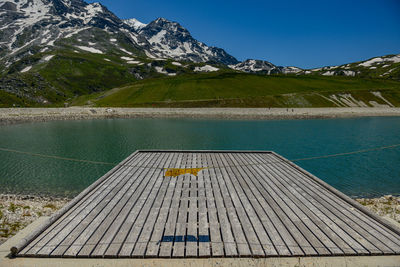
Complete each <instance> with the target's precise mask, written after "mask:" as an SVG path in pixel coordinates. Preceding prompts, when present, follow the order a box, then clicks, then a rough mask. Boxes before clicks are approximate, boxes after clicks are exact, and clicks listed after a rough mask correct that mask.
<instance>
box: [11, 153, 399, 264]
mask: <svg viewBox="0 0 400 267" xmlns="http://www.w3.org/2000/svg"><path fill="white" fill-rule="evenodd" d="M399 233H400V232H399V230H398V229H397V228H396V227H394V226H391V225H390V224H388V223H387V222H385V221H383V220H382V219H380V218H378V217H376V216H374V215H373V214H372V213H370V212H368V211H367V210H365V209H364V208H363V207H361V206H360V205H358V204H357V203H356V202H355V201H353V200H351V199H350V198H348V197H346V196H345V195H343V194H342V193H340V192H338V191H336V190H335V189H333V188H332V187H330V186H329V185H327V184H325V183H324V182H322V181H321V180H319V179H318V178H316V177H314V176H312V175H311V174H309V173H307V172H306V171H304V170H303V169H301V168H299V167H298V166H296V165H294V164H293V163H291V162H289V161H288V160H286V159H284V158H282V157H281V156H279V155H277V154H275V153H273V152H226V151H137V152H135V153H134V154H132V155H131V156H130V157H129V158H127V159H126V160H125V161H124V162H122V163H121V164H119V165H118V166H117V167H115V168H114V169H113V170H111V171H110V172H109V173H108V174H106V175H105V176H104V177H102V178H101V179H100V180H99V181H98V182H96V183H95V184H94V185H93V186H91V187H90V188H89V189H87V190H86V191H85V192H84V193H82V194H81V195H79V196H78V197H77V198H76V199H75V200H73V201H72V203H71V204H70V205H69V206H68V207H67V208H65V209H63V210H62V211H61V212H60V213H58V214H57V215H55V217H53V218H52V219H51V220H50V221H49V222H48V223H47V224H46V225H44V226H43V227H42V229H41V230H40V231H39V232H37V233H33V234H32V236H31V237H28V238H27V240H25V242H24V243H23V244H21V245H20V246H19V247H17V248H14V249H15V250H16V251H17V253H18V254H17V256H19V257H93V258H95V257H122V258H143V257H153V258H171V257H172V258H182V257H193V258H197V257H275V256H342V255H399V254H400V235H399Z"/></svg>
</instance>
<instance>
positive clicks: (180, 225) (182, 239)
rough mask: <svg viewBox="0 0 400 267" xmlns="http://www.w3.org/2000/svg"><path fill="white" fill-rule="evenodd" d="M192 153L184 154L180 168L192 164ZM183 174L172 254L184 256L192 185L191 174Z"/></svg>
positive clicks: (179, 256)
mask: <svg viewBox="0 0 400 267" xmlns="http://www.w3.org/2000/svg"><path fill="white" fill-rule="evenodd" d="M190 161H191V155H189V154H188V153H185V154H184V159H183V160H182V165H181V166H179V168H182V169H184V168H186V166H190ZM182 176H183V186H182V193H181V199H180V202H179V209H178V219H177V222H176V226H175V234H174V244H173V250H172V256H173V257H178V258H182V257H184V256H185V245H186V244H185V243H186V228H187V218H188V209H189V200H188V198H189V190H190V188H189V186H190V174H184V175H182Z"/></svg>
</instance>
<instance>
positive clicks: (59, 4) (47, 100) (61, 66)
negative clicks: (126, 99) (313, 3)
mask: <svg viewBox="0 0 400 267" xmlns="http://www.w3.org/2000/svg"><path fill="white" fill-rule="evenodd" d="M399 61H400V55H391V56H383V57H377V58H373V59H370V60H367V61H363V62H357V63H350V64H346V65H342V66H334V67H324V68H320V69H314V70H303V69H300V68H297V67H282V66H276V65H274V64H272V63H270V62H268V61H262V60H253V59H251V60H246V61H243V62H239V61H238V60H237V59H236V58H234V57H233V56H231V55H229V54H228V53H227V52H226V51H225V50H223V49H221V48H217V47H211V46H207V45H206V44H205V43H202V42H200V41H198V40H196V39H195V38H193V36H192V35H191V34H190V32H189V31H188V30H187V29H185V28H184V27H183V26H182V25H181V24H179V23H177V22H173V21H169V20H167V19H165V18H158V19H156V20H154V21H152V22H150V23H148V24H145V23H142V22H140V21H138V20H137V19H128V20H121V19H120V18H118V17H117V16H116V15H114V14H113V13H112V12H110V11H109V10H108V9H107V8H106V7H105V6H103V5H101V4H99V3H92V4H88V3H86V2H84V1H83V0H0V106H1V105H2V101H4V103H6V104H7V105H8V103H13V104H16V105H21V106H27V105H43V104H46V105H52V104H56V103H58V104H59V103H63V102H70V101H71V99H74V98H76V97H77V96H80V95H85V94H91V93H94V92H95V93H98V92H101V91H106V90H109V89H112V88H115V87H119V86H122V85H125V84H129V83H131V82H134V81H137V80H143V79H147V78H159V77H161V78H165V77H174V76H179V75H182V74H190V75H195V76H194V77H196V75H199V76H200V75H201V73H208V74H210V75H211V74H212V73H217V74H218V73H236V72H245V73H252V74H258V75H275V74H277V75H280V74H291V75H293V76H296V75H297V76H299V75H321V76H355V77H373V78H390V79H400V66H399V65H400V62H399ZM4 99H8V100H4ZM10 101H13V102H10Z"/></svg>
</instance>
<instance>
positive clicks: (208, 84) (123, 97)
mask: <svg viewBox="0 0 400 267" xmlns="http://www.w3.org/2000/svg"><path fill="white" fill-rule="evenodd" d="M376 91H379V92H381V94H382V95H383V96H384V97H385V98H386V99H388V100H389V101H390V102H391V103H392V104H394V105H395V106H400V82H398V81H393V80H384V79H360V78H349V77H324V76H312V75H306V76H287V75H277V76H264V75H254V74H243V73H229V72H228V73H227V72H225V73H221V72H220V73H203V74H190V75H188V74H187V75H181V76H178V77H173V78H157V79H147V80H143V81H138V82H134V83H132V84H131V85H129V86H126V87H123V88H116V89H113V90H111V91H108V92H104V93H97V94H94V95H86V96H82V97H80V98H77V99H76V100H75V102H74V104H75V105H84V104H85V103H87V102H88V101H90V102H91V103H94V105H95V106H101V107H150V106H151V107H333V106H337V105H335V104H334V103H333V102H332V101H330V100H329V97H331V96H332V95H337V94H351V95H352V96H353V97H354V98H355V99H357V100H361V101H364V102H365V103H367V105H370V104H369V101H375V102H376V103H379V104H385V103H384V101H383V100H381V99H380V98H379V97H376V96H375V95H374V94H372V92H376ZM371 106H372V105H371Z"/></svg>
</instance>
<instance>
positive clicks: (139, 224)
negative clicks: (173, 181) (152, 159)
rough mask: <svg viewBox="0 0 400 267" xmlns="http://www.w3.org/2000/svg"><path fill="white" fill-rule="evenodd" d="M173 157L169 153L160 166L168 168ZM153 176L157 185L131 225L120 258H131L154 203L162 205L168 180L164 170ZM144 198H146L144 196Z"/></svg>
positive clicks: (119, 254)
mask: <svg viewBox="0 0 400 267" xmlns="http://www.w3.org/2000/svg"><path fill="white" fill-rule="evenodd" d="M172 155H173V154H172V153H168V154H167V160H166V161H163V162H164V163H162V164H160V166H168V165H169V164H170V162H171V159H172ZM153 176H154V177H155V178H156V183H155V185H154V187H153V188H152V190H151V191H150V194H149V195H148V196H147V197H146V200H145V203H144V205H143V206H142V209H141V210H140V212H139V213H138V216H137V218H136V220H135V222H134V223H133V224H131V228H130V231H129V233H128V234H127V235H126V238H125V240H124V242H123V244H122V246H121V248H120V251H119V252H118V257H131V254H132V252H133V249H134V248H135V246H136V244H137V242H138V237H139V236H140V234H141V232H142V230H143V228H144V227H146V226H145V225H144V224H145V221H146V220H147V218H148V216H149V214H150V210H151V209H152V207H153V205H154V203H160V199H161V196H162V194H163V193H164V191H165V190H166V188H167V186H168V180H166V179H163V176H164V169H162V168H160V169H159V170H157V171H155V172H154V174H153ZM160 192H161V193H160ZM142 197H143V198H144V196H142ZM156 205H158V204H156ZM157 213H158V211H157ZM152 226H153V225H151V226H150V227H152ZM142 257H143V255H142Z"/></svg>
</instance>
